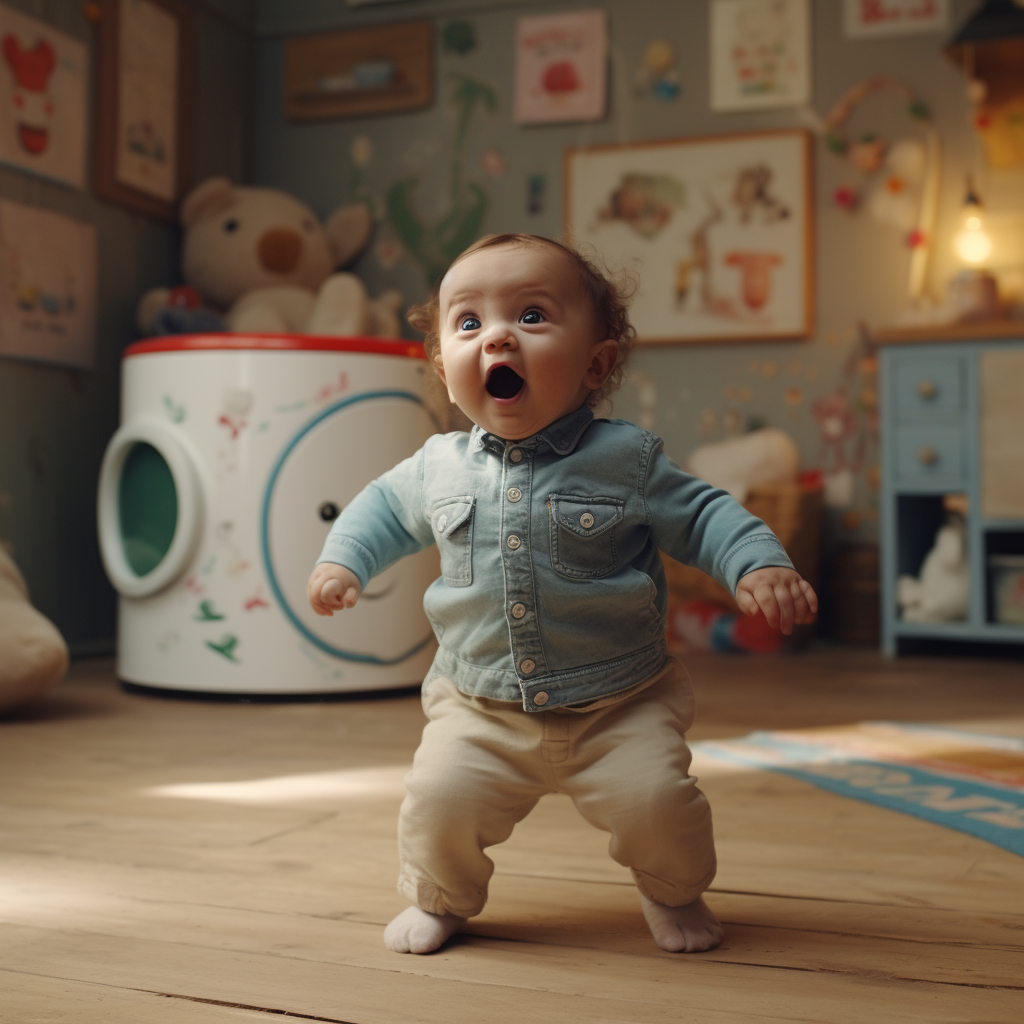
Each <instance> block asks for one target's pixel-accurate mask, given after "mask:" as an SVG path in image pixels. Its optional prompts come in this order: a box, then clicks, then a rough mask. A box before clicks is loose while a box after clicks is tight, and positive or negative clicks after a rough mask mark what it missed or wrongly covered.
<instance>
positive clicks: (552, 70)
mask: <svg viewBox="0 0 1024 1024" xmlns="http://www.w3.org/2000/svg"><path fill="white" fill-rule="evenodd" d="M607 100H608V19H607V15H606V14H605V12H604V10H601V9H596V10H590V11H569V12H566V13H563V14H536V15H531V16H530V17H527V18H520V19H519V21H518V22H517V23H516V84H515V119H516V122H517V123H519V124H550V123H552V122H558V121H597V120H599V119H600V118H602V117H604V116H605V109H606V105H607Z"/></svg>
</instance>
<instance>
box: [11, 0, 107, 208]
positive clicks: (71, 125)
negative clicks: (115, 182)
mask: <svg viewBox="0 0 1024 1024" xmlns="http://www.w3.org/2000/svg"><path fill="white" fill-rule="evenodd" d="M88 70H89V60H88V51H87V50H86V47H85V44H84V43H80V42H79V41H78V40H77V39H74V38H72V37H71V36H69V35H66V34H65V33H63V32H58V31H57V30H56V29H54V28H51V27H50V26H49V25H47V24H46V23H45V22H43V21H39V20H37V19H36V18H30V17H29V16H28V15H26V14H21V13H20V12H19V11H15V10H12V9H11V8H10V7H6V6H3V5H0V162H3V163H5V164H12V165H13V166H15V167H17V168H19V169H21V170H26V171H32V172H34V173H35V174H41V175H43V176H45V177H47V178H54V179H56V180H57V181H60V182H63V183H65V184H67V185H73V186H75V187H76V188H84V187H85V144H86V127H87V123H88V122H87V116H86V85H87V82H88Z"/></svg>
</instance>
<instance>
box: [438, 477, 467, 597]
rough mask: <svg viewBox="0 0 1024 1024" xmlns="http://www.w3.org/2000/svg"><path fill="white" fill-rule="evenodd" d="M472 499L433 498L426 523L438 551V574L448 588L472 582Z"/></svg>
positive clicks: (464, 497)
mask: <svg viewBox="0 0 1024 1024" xmlns="http://www.w3.org/2000/svg"><path fill="white" fill-rule="evenodd" d="M475 504H476V498H474V497H472V496H468V495H467V496H462V497H458V498H442V499H441V500H440V501H435V502H434V505H433V507H432V508H431V510H430V525H431V528H432V529H433V531H434V539H435V540H436V541H437V549H438V551H439V552H440V554H441V575H442V577H444V581H445V583H447V584H448V586H449V587H468V586H469V585H470V584H471V583H472V582H473V507H474V505H475Z"/></svg>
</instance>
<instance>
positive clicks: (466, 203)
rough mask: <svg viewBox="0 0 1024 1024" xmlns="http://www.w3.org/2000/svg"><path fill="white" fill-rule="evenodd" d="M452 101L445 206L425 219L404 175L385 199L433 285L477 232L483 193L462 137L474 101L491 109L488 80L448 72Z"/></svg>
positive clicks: (493, 97) (494, 99)
mask: <svg viewBox="0 0 1024 1024" xmlns="http://www.w3.org/2000/svg"><path fill="white" fill-rule="evenodd" d="M451 79H452V86H453V88H452V102H453V103H454V104H455V107H456V108H457V111H458V118H457V121H456V127H455V135H454V138H453V140H452V146H451V153H450V157H449V188H450V193H449V194H450V199H449V206H448V210H447V211H446V212H445V214H444V215H443V216H442V217H441V218H439V219H438V220H436V221H434V222H433V223H426V222H425V221H424V219H423V218H422V217H421V216H420V214H419V213H418V212H417V210H416V206H415V201H414V198H413V197H414V193H415V191H416V188H417V185H418V184H419V181H418V179H417V178H416V177H414V176H410V177H407V178H402V179H401V180H399V181H396V182H395V183H394V184H393V185H392V186H391V187H390V188H389V189H388V191H387V196H386V199H385V202H386V208H387V217H388V220H389V222H390V223H391V225H392V226H393V227H394V229H395V231H396V232H397V234H398V237H399V238H400V239H401V240H402V244H403V245H404V246H405V248H406V249H407V250H408V251H409V252H410V253H411V254H412V255H413V256H414V257H415V259H416V260H417V261H418V262H419V264H420V265H421V266H422V267H423V269H424V271H425V272H426V275H427V280H428V283H429V284H430V285H431V287H433V286H434V285H435V284H437V282H438V281H440V280H441V278H442V277H443V276H444V272H445V271H446V270H447V269H448V266H449V264H450V263H451V262H452V260H453V259H455V257H456V256H458V254H459V253H460V252H462V250H463V249H465V248H466V247H467V246H468V245H470V244H471V243H472V242H473V241H475V239H476V238H477V237H478V236H479V235H480V232H481V228H482V227H483V222H484V217H485V216H486V215H487V206H488V198H487V193H486V192H485V191H484V189H483V188H482V186H481V185H480V184H479V183H478V182H476V181H473V180H472V179H470V178H469V177H467V175H466V166H465V164H466V143H467V140H468V138H469V129H470V125H471V124H472V121H473V115H474V113H475V112H476V110H477V108H478V107H483V108H484V109H485V110H487V111H489V112H491V113H493V112H494V110H495V109H496V108H497V105H498V96H497V93H496V92H495V90H494V89H493V88H491V86H489V85H486V84H485V83H483V82H480V81H477V80H476V79H474V78H470V77H468V76H467V75H452V76H451Z"/></svg>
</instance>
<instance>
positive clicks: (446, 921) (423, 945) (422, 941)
mask: <svg viewBox="0 0 1024 1024" xmlns="http://www.w3.org/2000/svg"><path fill="white" fill-rule="evenodd" d="M666 909H668V908H666ZM709 913H710V911H709ZM465 923H466V919H465V918H464V917H458V916H457V915H455V914H431V913H428V912H427V911H426V910H420V908H419V907H407V908H406V909H405V910H403V911H402V912H401V913H400V914H399V915H398V917H396V918H395V919H394V920H393V921H392V922H391V924H389V925H388V926H387V928H385V929H384V945H385V946H387V947H388V949H393V950H394V951H395V952H396V953H433V952H434V950H435V949H440V948H441V946H443V945H444V944H445V943H446V942H447V941H448V940H449V939H450V938H451V937H452V936H453V935H454V934H455V933H456V932H457V931H458V930H459V929H460V928H461V927H462V926H463V925H464V924H465Z"/></svg>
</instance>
